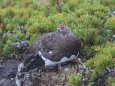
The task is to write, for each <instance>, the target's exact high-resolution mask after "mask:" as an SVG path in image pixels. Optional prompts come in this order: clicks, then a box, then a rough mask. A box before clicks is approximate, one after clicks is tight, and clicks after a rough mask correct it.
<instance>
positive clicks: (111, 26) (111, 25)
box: [105, 15, 115, 34]
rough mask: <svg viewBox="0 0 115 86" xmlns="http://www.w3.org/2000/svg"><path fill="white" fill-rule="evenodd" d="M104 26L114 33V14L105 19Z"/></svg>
mask: <svg viewBox="0 0 115 86" xmlns="http://www.w3.org/2000/svg"><path fill="white" fill-rule="evenodd" d="M105 27H106V28H107V29H109V30H111V33H112V34H115V15H114V16H112V17H111V18H108V19H107V22H106V23H105Z"/></svg>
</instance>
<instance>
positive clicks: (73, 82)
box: [69, 75, 82, 86]
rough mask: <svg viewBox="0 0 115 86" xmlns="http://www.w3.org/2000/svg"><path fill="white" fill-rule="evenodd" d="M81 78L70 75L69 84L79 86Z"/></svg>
mask: <svg viewBox="0 0 115 86" xmlns="http://www.w3.org/2000/svg"><path fill="white" fill-rule="evenodd" d="M81 80H82V77H81V75H72V76H71V77H70V79H69V82H70V83H71V85H72V86H80V84H81Z"/></svg>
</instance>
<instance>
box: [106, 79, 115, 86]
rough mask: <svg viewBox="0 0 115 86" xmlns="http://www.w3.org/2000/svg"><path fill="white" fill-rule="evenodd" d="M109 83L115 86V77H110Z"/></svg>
mask: <svg viewBox="0 0 115 86" xmlns="http://www.w3.org/2000/svg"><path fill="white" fill-rule="evenodd" d="M107 82H108V83H109V84H111V86H115V78H114V77H109V78H108V80H107Z"/></svg>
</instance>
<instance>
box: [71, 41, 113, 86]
mask: <svg viewBox="0 0 115 86" xmlns="http://www.w3.org/2000/svg"><path fill="white" fill-rule="evenodd" d="M95 50H96V51H98V54H97V55H95V56H94V57H93V58H91V59H89V60H87V61H86V63H85V64H86V66H87V68H88V67H91V68H92V76H91V78H90V80H89V82H90V81H92V80H93V79H94V78H96V77H97V76H99V75H100V74H103V73H105V72H106V71H107V69H106V68H107V67H108V68H110V69H112V68H114V66H115V44H114V43H109V42H108V43H106V44H105V45H103V46H98V47H95ZM80 78H81V75H73V76H71V78H70V83H71V84H72V85H75V86H76V85H79V86H80V83H79V82H80V81H79V79H80ZM114 81H115V78H108V80H107V82H108V83H110V84H112V85H113V84H115V83H114Z"/></svg>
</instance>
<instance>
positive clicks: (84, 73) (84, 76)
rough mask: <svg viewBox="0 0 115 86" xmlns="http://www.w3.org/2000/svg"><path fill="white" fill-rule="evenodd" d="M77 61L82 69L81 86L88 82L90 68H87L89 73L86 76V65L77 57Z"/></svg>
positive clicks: (90, 72) (90, 73)
mask: <svg viewBox="0 0 115 86" xmlns="http://www.w3.org/2000/svg"><path fill="white" fill-rule="evenodd" d="M78 61H79V63H80V64H81V66H82V67H83V71H82V83H81V86H85V85H86V84H87V82H88V80H89V79H90V77H91V76H92V69H91V68H89V74H88V76H86V69H87V68H86V65H85V64H83V63H82V61H81V60H80V59H79V58H78Z"/></svg>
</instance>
